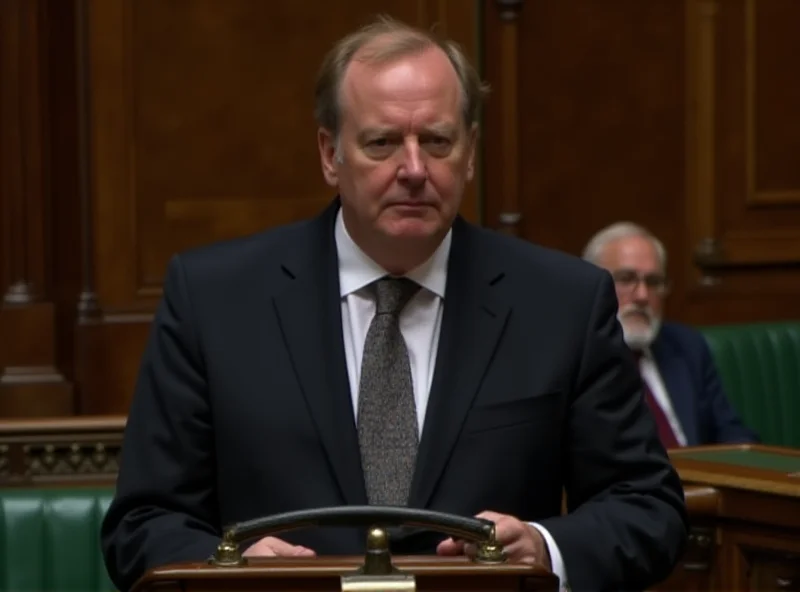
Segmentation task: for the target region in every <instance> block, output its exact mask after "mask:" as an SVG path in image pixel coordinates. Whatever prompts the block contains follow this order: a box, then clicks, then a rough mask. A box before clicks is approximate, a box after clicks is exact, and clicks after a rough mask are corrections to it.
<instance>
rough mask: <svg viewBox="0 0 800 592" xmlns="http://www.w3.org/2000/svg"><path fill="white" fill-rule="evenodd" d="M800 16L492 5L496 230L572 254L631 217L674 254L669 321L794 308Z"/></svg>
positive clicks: (631, 0) (767, 11)
mask: <svg viewBox="0 0 800 592" xmlns="http://www.w3.org/2000/svg"><path fill="white" fill-rule="evenodd" d="M498 6H502V7H504V9H505V10H504V11H498V10H497V8H498ZM503 16H505V18H503ZM798 19H800V3H798V2H794V1H792V0H758V1H756V0H685V1H683V2H681V1H675V0H648V1H647V2H641V1H639V0H609V1H605V2H597V1H595V0H558V1H556V0H541V1H535V2H525V1H514V0H510V1H496V2H492V3H487V4H486V5H485V6H484V22H485V26H484V30H485V36H484V42H485V47H484V52H483V53H484V56H485V58H484V63H485V68H486V77H487V78H488V80H489V82H490V83H491V84H492V86H493V88H494V89H495V92H494V93H493V97H492V99H491V101H490V103H489V106H488V110H487V113H486V125H485V129H484V138H485V139H486V142H487V149H486V151H485V155H486V158H485V167H484V173H485V174H484V177H483V181H484V184H485V186H484V191H485V202H486V224H488V225H490V226H492V227H495V228H500V229H503V230H505V231H507V232H510V233H513V234H516V235H518V236H521V237H523V238H526V239H528V240H532V241H535V242H539V243H542V244H545V245H548V246H551V247H554V248H557V249H561V250H565V251H568V252H572V253H574V254H579V253H580V252H581V250H582V248H583V246H584V245H585V243H586V242H587V241H588V239H589V238H590V237H591V235H592V234H593V233H594V232H596V231H597V230H599V229H600V228H602V227H603V226H605V225H607V224H609V223H611V222H614V221H617V220H633V221H636V222H639V223H641V224H644V225H645V226H648V227H649V228H651V229H652V230H653V231H654V232H655V233H656V234H658V235H659V236H660V237H661V238H662V240H663V241H664V242H665V244H666V247H667V249H668V252H669V273H670V274H671V275H672V277H673V283H674V286H675V288H674V291H673V294H672V295H671V297H670V300H669V302H668V314H669V315H670V316H671V317H672V318H674V319H676V320H682V321H687V322H691V323H709V324H711V323H724V322H736V321H754V320H766V319H782V318H798V317H800V300H799V299H798V298H797V295H798V293H799V291H800V274H798V264H800V219H799V218H798V217H800V192H798V187H800V166H798V164H800V123H798V121H800V120H798V118H797V117H796V113H797V105H798V104H800V102H798V99H800V69H798V68H796V66H795V65H794V63H793V61H792V57H791V56H792V55H797V54H796V52H797V51H798V50H800V37H798V36H797V35H796V34H795V32H794V28H793V27H794V24H795V23H797V22H800V21H798Z"/></svg>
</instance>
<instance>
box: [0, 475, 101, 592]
mask: <svg viewBox="0 0 800 592" xmlns="http://www.w3.org/2000/svg"><path fill="white" fill-rule="evenodd" d="M112 496H113V490H112V489H110V488H107V489H103V488H89V487H69V488H60V489H53V488H43V487H38V488H25V489H21V488H3V489H0V520H1V521H2V522H1V524H2V527H1V528H0V592H34V591H35V592H51V591H52V592H100V591H103V592H105V591H108V590H114V586H113V585H112V584H111V581H110V580H109V579H108V575H107V573H106V569H105V566H104V565H103V559H102V554H101V552H100V535H99V533H100V523H101V521H102V518H103V516H104V515H105V513H106V511H107V509H108V506H109V504H110V503H111V498H112Z"/></svg>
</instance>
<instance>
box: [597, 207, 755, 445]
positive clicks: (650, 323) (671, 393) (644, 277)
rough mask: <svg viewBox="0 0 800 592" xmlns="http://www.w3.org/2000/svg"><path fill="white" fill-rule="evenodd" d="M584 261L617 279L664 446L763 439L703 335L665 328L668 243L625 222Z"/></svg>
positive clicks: (625, 325)
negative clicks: (731, 394)
mask: <svg viewBox="0 0 800 592" xmlns="http://www.w3.org/2000/svg"><path fill="white" fill-rule="evenodd" d="M583 258H584V259H586V260H588V261H591V262H592V263H594V264H596V265H599V266H600V267H603V268H605V269H607V270H608V271H610V272H611V275H612V277H613V278H614V284H615V287H616V290H617V299H618V301H619V313H618V317H619V320H620V323H621V324H622V329H623V333H624V337H625V341H626V343H627V344H628V346H629V347H630V348H631V349H632V350H633V351H634V353H636V354H637V357H638V358H639V366H640V369H641V372H642V379H643V382H644V387H645V389H644V390H645V398H646V399H647V402H648V403H649V404H650V407H651V409H652V410H653V414H654V416H655V419H656V423H657V424H658V429H659V435H660V436H661V440H662V442H663V443H664V446H665V447H667V448H674V447H678V446H698V445H702V444H720V443H739V442H755V441H758V438H757V436H756V435H755V434H754V433H753V432H752V431H751V430H750V429H748V428H747V427H745V425H744V424H743V423H742V421H741V419H740V418H739V416H738V414H737V413H736V411H735V410H734V409H733V407H732V406H731V404H730V402H729V401H728V398H727V397H726V395H725V392H724V390H723V388H722V384H721V382H720V379H719V375H718V373H717V369H716V367H715V366H714V360H713V359H712V357H711V351H710V350H709V348H708V344H707V343H706V341H705V339H704V338H703V336H702V335H701V334H700V333H699V332H698V331H696V330H694V329H691V328H690V327H687V326H685V325H679V324H677V323H662V317H661V315H662V310H663V306H664V298H665V296H666V295H667V292H668V287H669V286H668V282H667V277H666V265H667V253H666V250H665V249H664V246H663V244H662V243H661V241H659V240H658V238H656V237H655V236H653V235H652V234H651V233H650V232H649V231H647V230H646V229H644V228H642V227H641V226H638V225H636V224H633V223H630V222H619V223H616V224H612V225H611V226H608V227H606V228H605V229H603V230H601V231H600V232H598V233H597V234H596V235H595V236H594V237H593V238H592V239H591V240H590V241H589V243H588V245H587V246H586V248H585V250H584V253H583Z"/></svg>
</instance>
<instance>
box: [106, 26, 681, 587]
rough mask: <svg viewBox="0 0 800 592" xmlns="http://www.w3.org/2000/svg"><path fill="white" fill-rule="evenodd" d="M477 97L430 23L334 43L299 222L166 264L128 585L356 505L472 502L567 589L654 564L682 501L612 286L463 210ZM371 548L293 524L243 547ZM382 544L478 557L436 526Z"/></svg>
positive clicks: (146, 394)
mask: <svg viewBox="0 0 800 592" xmlns="http://www.w3.org/2000/svg"><path fill="white" fill-rule="evenodd" d="M482 92H483V87H482V85H481V83H480V80H479V79H478V77H477V74H476V72H475V70H474V69H473V68H472V66H470V64H469V62H468V60H467V59H466V58H465V56H464V55H463V54H462V53H461V52H460V51H459V50H458V48H457V47H456V46H454V45H453V44H450V43H446V42H440V41H439V40H437V39H436V38H434V37H433V36H432V35H431V34H430V33H428V32H426V31H420V30H417V29H413V28H410V27H407V26H405V25H402V24H400V23H396V22H394V21H385V20H381V21H378V22H377V23H375V24H373V25H370V26H368V27H366V28H365V29H363V30H360V31H358V32H356V33H355V34H354V35H352V36H348V37H347V38H345V39H344V40H343V41H342V42H341V43H339V44H338V45H337V46H336V47H335V48H334V49H333V50H332V53H331V54H330V55H329V56H328V58H327V59H326V60H325V62H324V64H323V68H322V70H321V74H320V77H319V82H318V87H317V93H316V100H317V107H316V115H317V118H318V120H319V132H318V147H319V153H320V159H321V164H322V172H323V176H324V178H325V179H326V181H327V182H328V183H329V184H330V185H331V186H333V187H335V188H336V189H337V190H338V197H337V198H336V199H334V200H332V203H331V204H330V207H328V208H327V209H326V210H325V211H324V212H322V214H321V215H320V216H319V217H317V218H316V219H313V220H310V221H306V222H301V223H296V224H293V225H289V226H286V227H282V228H277V229H273V230H270V231H267V232H264V233H262V234H259V235H255V236H252V237H247V238H242V239H238V240H233V241H230V242H227V243H223V244H216V245H211V246H207V247H203V248H199V249H196V250H193V251H191V252H188V253H183V254H180V255H177V256H175V257H174V258H173V259H172V261H171V263H170V265H169V269H168V271H167V277H166V280H165V282H164V297H163V301H162V303H161V305H160V307H159V309H158V311H157V313H156V316H155V319H154V322H153V326H152V332H151V335H150V339H149V342H148V345H147V349H146V351H145V354H144V357H143V361H142V367H141V372H140V377H139V380H138V383H137V387H136V392H135V394H134V397H133V401H132V404H131V408H130V412H129V417H128V424H127V427H126V430H125V441H124V443H123V452H122V459H121V466H120V472H119V479H118V482H117V489H116V496H115V498H114V501H113V503H112V505H111V507H110V509H109V511H108V513H107V515H106V518H105V520H104V523H103V529H102V542H103V549H104V554H105V560H106V565H107V568H108V570H109V573H110V574H111V577H112V580H113V581H114V582H115V584H116V585H117V586H119V588H120V589H122V590H127V589H128V588H129V587H130V586H131V585H132V584H133V583H134V582H135V581H136V579H137V578H139V577H140V576H141V575H143V573H144V572H145V570H147V569H150V568H153V567H155V566H160V565H163V564H166V563H172V562H176V561H202V560H205V559H206V558H207V557H208V556H209V555H210V554H211V553H212V552H213V551H214V549H215V548H216V546H217V544H218V542H219V538H220V534H221V531H222V529H223V527H224V526H225V525H228V524H231V523H235V522H238V521H242V520H247V519H253V518H257V517H261V516H266V515H272V514H276V513H281V512H287V511H292V510H300V509H308V508H315V507H324V506H340V505H363V504H374V505H405V506H410V507H415V508H426V509H431V510H438V511H444V512H450V513H454V514H459V515H466V516H472V515H480V516H485V517H487V518H489V519H491V520H493V521H494V522H495V525H496V530H497V537H498V540H499V542H500V543H501V544H502V545H503V546H504V547H505V550H506V552H507V553H508V555H509V558H510V559H511V560H512V561H519V562H527V563H531V564H535V563H538V564H541V565H543V566H545V567H547V568H551V569H552V570H553V571H554V572H555V573H556V574H557V575H558V576H559V577H560V579H561V582H562V585H564V586H566V585H570V586H571V587H572V588H573V589H574V590H595V591H596V590H631V589H644V588H647V587H648V586H649V585H651V584H653V583H654V582H656V581H659V580H661V579H662V578H665V577H666V576H667V575H668V574H669V573H670V572H671V570H672V569H673V567H674V565H675V564H676V562H677V561H678V558H679V556H680V553H681V550H682V548H683V546H684V544H685V540H686V534H687V523H686V521H687V517H686V508H685V505H684V500H683V492H682V488H681V484H680V481H679V479H678V476H677V474H676V472H675V471H674V469H673V467H672V466H671V464H670V463H669V459H668V457H667V454H666V451H665V449H664V447H663V446H662V445H661V443H660V441H659V439H658V435H657V432H656V426H655V423H654V422H653V419H652V416H651V415H650V413H649V412H648V411H647V407H646V406H645V404H644V402H643V400H642V397H641V392H640V388H641V382H640V380H639V377H638V373H637V372H636V367H635V364H634V359H633V356H632V355H631V353H630V351H629V350H628V349H627V347H626V346H625V343H624V341H623V338H622V330H621V328H620V326H619V323H618V322H617V319H616V299H615V297H614V288H613V282H612V280H611V277H610V276H609V274H608V273H606V272H605V271H603V270H600V269H598V268H597V267H595V266H593V265H590V264H588V263H586V262H584V261H581V260H580V259H579V258H576V257H571V256H568V255H565V254H561V253H557V252H553V251H549V250H546V249H543V248H539V247H537V246H535V245H532V244H530V243H527V242H523V241H519V240H515V239H512V238H509V237H506V236H503V235H501V234H497V233H494V232H490V231H488V230H485V229H481V228H478V227H475V226H472V225H470V224H468V223H466V222H465V221H464V220H462V219H461V218H459V217H458V216H457V212H458V210H459V206H460V203H461V199H462V196H463V189H464V186H465V184H466V183H467V182H468V181H470V180H471V179H472V176H473V171H474V156H475V148H476V144H477V121H478V111H479V105H480V101H481V96H482ZM209 140H210V141H211V139H209ZM273 141H280V140H279V138H275V139H273ZM563 490H566V493H567V498H568V504H569V509H570V510H571V512H570V513H569V514H568V515H566V516H561V501H562V491H563ZM364 540H365V539H364V533H363V532H361V531H360V530H358V529H325V528H320V529H307V530H301V531H294V532H290V533H287V534H286V535H285V537H283V538H280V539H279V538H274V537H266V538H263V539H261V540H259V541H256V542H254V544H252V545H251V546H249V547H248V548H247V549H246V551H245V553H246V554H247V555H248V556H257V555H268V556H287V555H291V556H312V555H321V554H343V553H344V554H350V553H363V550H364ZM392 543H393V545H394V550H395V551H396V552H399V553H438V554H439V555H443V556H454V555H461V554H464V553H470V552H472V550H471V548H470V546H465V545H464V544H463V542H461V541H458V540H452V539H448V538H445V537H443V536H432V535H431V534H430V533H427V534H426V533H418V532H412V533H404V534H403V535H402V536H400V537H399V538H396V539H395V538H393V540H392Z"/></svg>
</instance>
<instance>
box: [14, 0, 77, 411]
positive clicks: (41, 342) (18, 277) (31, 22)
mask: <svg viewBox="0 0 800 592" xmlns="http://www.w3.org/2000/svg"><path fill="white" fill-rule="evenodd" d="M45 28H46V21H45V12H44V10H43V3H42V2H39V1H36V0H9V1H8V2H3V3H1V4H0V73H2V84H0V240H1V241H2V247H1V248H2V250H0V278H1V279H2V284H0V292H2V298H3V301H2V305H1V306H2V308H0V416H4V417H8V416H20V415H23V416H24V415H61V414H69V413H71V412H72V410H73V393H72V386H71V384H70V383H69V382H67V381H66V379H65V378H64V376H63V375H62V374H61V372H60V371H59V369H58V364H57V361H56V358H57V355H56V329H55V327H56V316H55V307H54V303H53V300H52V290H51V279H52V277H51V275H50V270H51V269H52V260H51V253H52V250H51V249H52V247H53V245H52V242H51V239H52V235H51V207H50V206H51V199H50V196H51V194H50V189H51V188H50V184H49V174H48V173H49V167H48V164H49V162H48V159H49V137H48V134H47V124H46V122H47V115H46V114H47V109H48V100H49V94H48V87H47V80H48V78H47V74H48V67H49V62H48V55H47V44H46V35H45Z"/></svg>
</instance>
